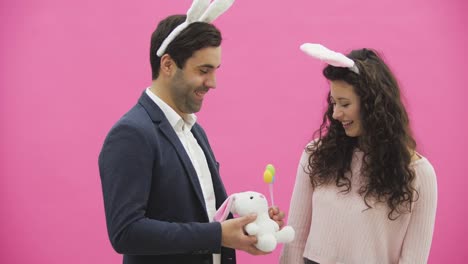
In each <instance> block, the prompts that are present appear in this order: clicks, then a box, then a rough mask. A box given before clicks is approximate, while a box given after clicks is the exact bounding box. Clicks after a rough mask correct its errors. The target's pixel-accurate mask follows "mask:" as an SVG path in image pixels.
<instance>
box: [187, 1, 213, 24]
mask: <svg viewBox="0 0 468 264" xmlns="http://www.w3.org/2000/svg"><path fill="white" fill-rule="evenodd" d="M209 5H210V0H194V1H193V3H192V6H191V7H190V9H189V10H188V11H187V22H188V23H193V22H195V21H197V20H198V19H199V18H200V17H201V16H202V14H203V13H204V12H205V11H206V9H207V8H208V6H209Z"/></svg>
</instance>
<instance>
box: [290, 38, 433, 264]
mask: <svg viewBox="0 0 468 264" xmlns="http://www.w3.org/2000/svg"><path fill="white" fill-rule="evenodd" d="M321 48H323V49H326V48H324V47H323V46H322V47H321ZM303 50H304V49H303ZM328 51H329V50H328ZM306 52H307V51H306ZM329 52H331V53H334V52H332V51H329ZM325 53H326V52H325ZM337 54H338V55H341V56H343V55H342V54H339V53H334V54H331V55H330V58H329V63H330V64H333V65H338V66H333V65H328V66H327V67H326V68H325V69H324V70H323V75H324V76H325V78H327V79H328V80H329V83H330V92H329V94H328V98H327V100H328V109H327V111H326V112H325V114H324V116H323V123H322V125H321V126H320V128H319V129H318V130H317V132H316V133H315V138H316V139H315V140H314V141H312V142H311V143H309V144H308V145H307V147H306V149H305V151H304V152H303V154H302V157H301V160H300V163H299V168H298V171H297V176H296V182H295V186H294V191H293V196H292V200H291V205H290V215H289V225H291V226H293V227H294V229H295V230H296V239H295V241H294V242H292V243H290V244H286V245H285V246H284V248H283V252H282V255H281V263H284V264H286V263H287V264H293V263H320V264H326V263H346V264H353V263H360V264H361V263H372V264H375V263H418V264H419V263H426V262H427V258H428V255H429V250H430V245H431V241H432V234H433V228H434V221H435V211H436V203H437V185H436V176H435V172H434V169H433V167H432V165H431V164H430V163H429V161H428V160H427V159H426V158H424V157H423V156H421V155H420V154H419V153H417V152H416V142H415V140H414V138H413V137H412V135H411V130H410V126H409V119H408V114H407V112H406V110H405V107H404V105H403V103H402V101H401V98H400V88H399V86H398V83H397V81H396V79H395V77H394V76H393V74H392V73H391V71H390V69H389V68H388V66H387V65H386V64H385V63H384V61H383V60H382V59H381V58H380V57H379V55H378V54H377V53H376V52H375V51H372V50H369V49H361V50H355V51H352V52H351V53H350V54H349V55H347V57H344V56H343V57H344V59H345V60H348V61H351V64H347V63H336V61H334V58H335V57H333V56H336V55H337ZM309 55H312V56H314V57H317V58H320V59H322V60H325V61H327V58H325V59H324V57H323V56H322V57H320V56H317V55H316V54H315V55H314V54H313V52H311V53H309ZM332 55H333V56H332ZM325 57H326V55H325ZM349 59H351V60H349ZM338 60H339V59H338ZM345 62H346V61H345Z"/></svg>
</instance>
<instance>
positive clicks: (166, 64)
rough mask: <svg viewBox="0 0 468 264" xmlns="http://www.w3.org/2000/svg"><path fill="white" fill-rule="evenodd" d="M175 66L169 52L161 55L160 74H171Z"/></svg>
mask: <svg viewBox="0 0 468 264" xmlns="http://www.w3.org/2000/svg"><path fill="white" fill-rule="evenodd" d="M176 67H177V65H176V63H175V61H174V60H173V59H172V58H171V56H170V55H169V54H167V53H166V54H164V55H163V56H162V57H161V64H160V69H159V71H160V74H163V75H166V76H171V75H172V73H173V72H175V69H176Z"/></svg>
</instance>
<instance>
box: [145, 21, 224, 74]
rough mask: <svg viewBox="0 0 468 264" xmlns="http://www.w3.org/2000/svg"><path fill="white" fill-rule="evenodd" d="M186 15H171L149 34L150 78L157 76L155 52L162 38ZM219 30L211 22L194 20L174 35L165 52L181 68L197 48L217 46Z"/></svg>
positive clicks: (158, 62)
mask: <svg viewBox="0 0 468 264" xmlns="http://www.w3.org/2000/svg"><path fill="white" fill-rule="evenodd" d="M185 18H186V15H172V16H169V17H167V18H165V19H164V20H162V21H161V22H159V24H158V27H157V28H156V30H155V31H154V32H153V34H152V35H151V47H150V63H151V70H152V79H153V80H155V79H157V78H158V76H159V69H160V66H161V65H160V64H161V57H158V55H157V54H156V52H157V50H158V49H159V47H160V46H161V44H162V42H163V41H164V39H165V38H166V37H167V36H168V35H169V34H170V33H171V32H172V30H174V28H176V27H177V26H178V25H180V24H182V23H183V22H184V21H185ZM221 41H222V37H221V32H220V31H219V30H218V29H217V28H216V27H215V26H214V25H212V24H209V23H204V22H195V23H192V24H190V25H189V26H188V27H187V28H186V29H184V30H182V32H181V33H180V34H179V35H178V36H177V37H175V39H174V40H173V41H172V42H171V43H170V44H169V45H168V46H167V48H166V51H165V54H166V53H167V54H169V55H170V56H171V58H172V59H173V60H174V61H175V63H176V64H177V67H179V68H181V69H182V68H183V67H184V66H185V62H186V61H187V59H188V58H190V57H191V56H192V55H193V53H194V52H195V51H197V50H200V49H203V48H206V47H219V46H220V45H221Z"/></svg>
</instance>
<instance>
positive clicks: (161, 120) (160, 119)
mask: <svg viewBox="0 0 468 264" xmlns="http://www.w3.org/2000/svg"><path fill="white" fill-rule="evenodd" d="M139 103H140V104H141V105H142V106H143V108H145V109H146V111H147V112H148V114H149V116H150V117H151V119H152V120H153V122H154V123H155V125H156V126H157V127H158V128H159V130H160V131H162V133H163V134H164V136H165V137H166V138H167V139H168V140H169V142H171V144H172V146H173V147H174V149H175V150H176V152H177V155H178V156H179V158H180V160H181V162H182V164H183V166H184V169H185V171H186V173H187V175H188V177H189V179H190V181H191V183H192V186H193V188H194V190H195V193H196V195H197V198H198V200H199V202H200V203H201V204H202V205H203V208H204V209H205V210H204V211H205V214H206V218H207V219H208V214H207V213H206V205H205V199H204V198H203V192H202V189H201V186H200V181H199V180H198V176H197V172H196V170H195V168H194V167H193V164H192V161H191V160H190V157H189V156H188V154H187V152H186V151H185V148H184V146H183V145H182V143H181V142H180V139H179V137H178V136H177V134H176V132H175V131H174V128H173V127H172V126H171V124H170V123H169V121H168V120H167V118H166V116H165V115H164V112H163V111H162V110H161V109H160V108H159V107H158V106H157V105H156V103H154V102H153V101H152V100H151V98H149V96H148V95H147V94H146V92H143V94H142V96H141V97H140V100H139ZM210 169H211V168H210Z"/></svg>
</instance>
